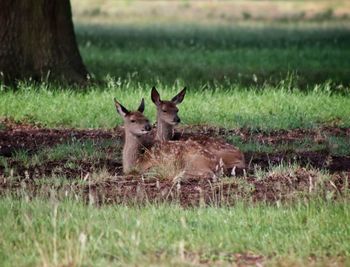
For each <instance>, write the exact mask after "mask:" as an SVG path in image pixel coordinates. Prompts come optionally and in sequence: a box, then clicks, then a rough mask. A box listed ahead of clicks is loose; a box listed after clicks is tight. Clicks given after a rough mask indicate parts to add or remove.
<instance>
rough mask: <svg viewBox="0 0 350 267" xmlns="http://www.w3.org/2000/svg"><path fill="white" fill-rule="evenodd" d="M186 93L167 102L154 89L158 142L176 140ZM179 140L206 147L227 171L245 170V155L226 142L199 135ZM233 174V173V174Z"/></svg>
mask: <svg viewBox="0 0 350 267" xmlns="http://www.w3.org/2000/svg"><path fill="white" fill-rule="evenodd" d="M185 93H186V88H184V89H183V90H182V91H181V92H180V93H178V94H177V95H176V96H175V97H173V98H172V99H171V101H165V100H161V99H160V95H159V93H158V92H157V90H156V88H154V87H153V88H152V93H151V98H152V101H153V103H154V104H155V105H156V107H157V133H156V140H158V141H160V142H164V141H168V140H174V139H175V136H174V127H175V126H176V125H177V124H178V123H179V122H180V118H179V116H178V115H177V113H178V108H177V107H176V106H177V105H178V104H180V103H181V102H182V101H183V99H184V97H185ZM177 138H178V139H179V140H192V141H193V142H197V143H198V144H200V145H201V146H203V147H205V148H206V149H207V150H208V151H210V152H211V153H212V154H214V155H215V156H216V157H217V158H219V159H222V161H223V164H224V168H225V170H226V171H229V170H231V171H232V170H233V172H234V170H235V168H241V169H243V168H245V160H244V155H243V153H242V152H241V151H239V149H238V148H236V147H234V146H232V145H230V144H228V143H226V142H225V141H224V140H221V139H215V138H210V137H207V136H199V135H192V136H188V135H180V136H179V137H177ZM233 172H231V173H232V174H233Z"/></svg>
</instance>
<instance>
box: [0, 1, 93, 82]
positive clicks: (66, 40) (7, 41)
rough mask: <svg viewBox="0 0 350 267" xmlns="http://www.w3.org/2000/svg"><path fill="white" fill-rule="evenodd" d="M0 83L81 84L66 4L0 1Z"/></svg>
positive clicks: (82, 69)
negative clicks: (21, 81)
mask: <svg viewBox="0 0 350 267" xmlns="http://www.w3.org/2000/svg"><path fill="white" fill-rule="evenodd" d="M0 72H1V73H0V75H1V76H2V77H0V79H2V80H4V81H5V82H13V81H16V80H22V79H33V80H38V81H40V80H50V81H52V80H54V81H65V82H69V83H78V84H80V83H85V82H86V81H87V77H88V72H87V70H86V68H85V66H84V64H83V61H82V59H81V56H80V54H79V50H78V46H77V42H76V40H75V34H74V27H73V22H72V12H71V6H70V1H69V0H0Z"/></svg>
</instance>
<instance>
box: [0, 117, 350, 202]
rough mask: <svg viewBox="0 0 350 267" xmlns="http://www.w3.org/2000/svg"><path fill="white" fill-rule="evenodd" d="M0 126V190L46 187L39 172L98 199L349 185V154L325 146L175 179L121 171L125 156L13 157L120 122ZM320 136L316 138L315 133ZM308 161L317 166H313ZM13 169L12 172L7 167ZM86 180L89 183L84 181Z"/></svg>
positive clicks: (97, 135) (198, 198)
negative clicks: (214, 176)
mask: <svg viewBox="0 0 350 267" xmlns="http://www.w3.org/2000/svg"><path fill="white" fill-rule="evenodd" d="M2 124H3V125H4V127H3V128H2V130H0V156H1V157H3V158H4V159H6V161H7V164H8V166H4V164H3V163H2V162H1V161H0V195H2V194H5V193H6V192H9V191H10V192H20V190H22V191H23V189H25V191H26V192H30V195H35V194H38V193H41V194H42V193H43V186H42V185H40V183H38V180H40V179H41V178H42V177H50V176H55V175H56V176H61V177H62V176H63V177H66V178H67V179H70V180H71V181H72V183H71V184H69V185H63V184H62V185H59V186H57V187H56V189H57V192H65V194H67V192H68V194H69V193H70V192H71V193H72V192H74V193H75V194H80V195H82V196H83V197H84V198H85V199H86V200H87V201H89V202H91V201H92V202H95V203H125V202H135V203H145V202H146V203H147V202H163V201H171V202H179V203H181V204H182V205H184V206H189V205H190V206H192V205H202V204H211V205H222V204H232V203H234V202H236V201H237V200H241V199H249V200H252V201H254V202H256V201H266V202H276V201H288V200H291V199H294V198H295V197H300V195H302V196H303V197H305V198H308V197H310V196H311V195H312V194H313V193H315V192H318V193H319V194H324V195H326V194H327V196H328V195H329V196H330V197H332V198H335V197H339V196H341V195H342V192H344V189H350V187H349V182H348V181H349V180H350V157H349V156H333V155H331V154H330V152H329V151H328V150H327V149H323V150H320V151H286V152H283V153H282V152H276V153H273V152H272V153H256V152H248V153H246V155H245V156H246V159H247V162H248V163H249V168H248V170H247V172H246V173H245V175H242V176H238V177H232V178H227V179H223V180H219V181H212V180H198V179H182V180H181V181H180V180H177V181H173V180H167V179H163V180H162V179H156V178H154V177H140V176H139V175H129V176H123V175H122V172H121V171H122V168H121V162H120V159H119V160H118V159H105V158H101V159H97V160H91V161H89V160H76V161H75V162H74V166H73V167H69V165H67V164H66V163H67V162H68V161H69V160H68V159H61V160H57V161H47V162H44V163H43V164H38V165H35V166H25V165H24V164H23V163H22V162H21V161H19V160H18V159H15V158H14V155H15V153H16V151H18V150H19V149H25V150H26V151H28V153H35V152H36V151H39V150H40V149H43V148H47V147H53V146H55V145H56V144H60V143H65V142H68V141H71V140H72V139H74V140H78V141H79V140H80V141H82V140H95V141H96V140H112V141H113V140H116V141H117V140H118V139H119V140H120V139H121V138H122V136H123V135H122V129H121V128H116V129H113V130H78V129H45V128H40V127H38V126H33V125H26V124H15V123H12V122H10V121H5V122H3V123H2ZM179 131H180V132H181V134H182V135H185V134H191V133H192V132H196V133H199V134H206V135H207V136H214V137H222V138H226V137H227V136H229V135H237V136H240V137H241V139H242V140H252V139H254V140H256V141H259V142H262V143H264V144H271V145H274V144H278V143H280V142H286V141H288V140H289V141H291V140H298V139H302V138H306V137H307V138H313V139H314V140H316V141H317V140H319V142H322V136H323V135H324V134H328V135H336V136H350V129H349V128H331V127H324V128H321V129H317V130H300V129H297V130H290V131H275V132H269V133H264V132H251V131H249V130H247V129H235V130H226V129H220V128H213V127H206V126H194V127H183V128H181V129H179ZM317 142H318V141H317ZM281 162H283V163H293V162H297V163H298V164H299V165H300V166H301V167H300V168H298V169H296V170H291V171H290V172H287V173H283V172H282V173H278V172H276V173H273V172H272V173H271V172H269V173H267V174H266V175H265V176H264V177H263V178H261V177H260V178H259V177H257V176H256V174H255V172H254V170H253V169H254V168H256V167H258V168H261V169H263V170H264V169H266V170H267V169H268V168H269V167H270V166H272V165H276V164H279V163H281ZM308 166H311V167H313V168H311V169H310V168H309V167H308ZM9 169H11V170H16V171H15V175H14V174H13V173H12V174H10V176H13V177H12V178H9V174H8V173H6V171H7V172H8V170H9ZM102 169H103V170H105V171H106V172H107V173H108V174H109V177H107V178H104V179H103V180H96V179H95V180H91V179H90V178H91V175H92V173H94V172H98V171H99V170H102ZM317 169H320V170H326V171H328V172H329V173H330V176H329V177H330V178H329V179H326V180H322V179H321V178H320V175H319V172H317ZM81 181H85V183H81ZM46 193H47V194H50V193H49V191H47V192H46Z"/></svg>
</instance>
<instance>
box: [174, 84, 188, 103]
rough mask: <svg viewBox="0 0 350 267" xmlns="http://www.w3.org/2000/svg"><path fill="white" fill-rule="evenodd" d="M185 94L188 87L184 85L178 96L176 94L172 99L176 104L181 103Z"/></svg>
mask: <svg viewBox="0 0 350 267" xmlns="http://www.w3.org/2000/svg"><path fill="white" fill-rule="evenodd" d="M185 94H186V87H184V89H182V90H181V91H180V92H179V93H178V94H177V95H176V96H174V97H173V98H172V99H171V101H172V102H173V103H174V104H175V105H177V104H180V103H181V102H182V101H183V100H184V97H185Z"/></svg>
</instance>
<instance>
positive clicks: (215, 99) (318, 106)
mask: <svg viewBox="0 0 350 267" xmlns="http://www.w3.org/2000/svg"><path fill="white" fill-rule="evenodd" d="M151 87H152V85H150V84H143V85H135V84H129V83H128V82H127V81H125V83H122V84H120V83H118V82H115V81H114V80H113V79H110V80H109V85H108V88H99V87H92V88H90V89H89V90H87V91H86V92H84V93H82V92H74V91H73V90H63V91H60V90H54V89H46V87H45V84H43V85H41V86H39V88H38V87H35V86H33V85H30V84H23V85H21V86H20V88H19V89H18V90H17V91H1V92H0V117H7V118H11V119H14V120H16V121H27V122H30V123H39V124H42V125H43V126H46V127H78V128H112V127H115V126H116V125H117V124H121V118H120V117H119V116H118V114H117V113H116V111H115V107H114V104H113V97H116V98H117V99H118V100H119V101H121V103H122V104H123V105H125V106H126V107H127V108H129V109H131V110H132V109H136V108H137V106H138V104H139V101H140V100H141V98H142V97H145V99H146V112H145V114H146V115H147V116H149V117H150V118H151V120H152V121H153V122H154V121H155V106H154V104H153V103H152V102H151V101H150V89H151ZM180 88H181V86H180V85H174V86H171V87H167V86H162V85H160V86H159V89H160V92H161V96H162V98H163V99H169V98H170V97H172V96H174V95H175V94H176V93H177V92H178V91H179V89H180ZM199 89H200V88H189V90H188V93H187V95H186V98H185V100H184V102H183V103H182V104H181V105H180V106H179V108H180V113H179V115H180V117H181V118H182V121H183V123H185V124H208V125H215V126H223V127H229V128H232V127H247V128H251V129H262V130H272V129H292V128H312V127H318V126H319V125H324V124H328V125H335V126H343V127H349V126H350V109H348V108H347V107H348V106H350V96H349V95H342V94H332V93H331V92H330V91H329V90H330V89H329V87H328V85H327V84H324V85H322V86H317V87H315V88H314V90H312V91H310V92H302V91H300V90H297V89H294V90H292V89H288V86H284V85H281V86H280V88H277V89H276V88H274V87H270V86H266V87H265V88H264V89H263V90H248V89H244V88H242V87H241V86H237V85H227V86H223V85H217V86H214V87H212V88H211V90H199Z"/></svg>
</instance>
